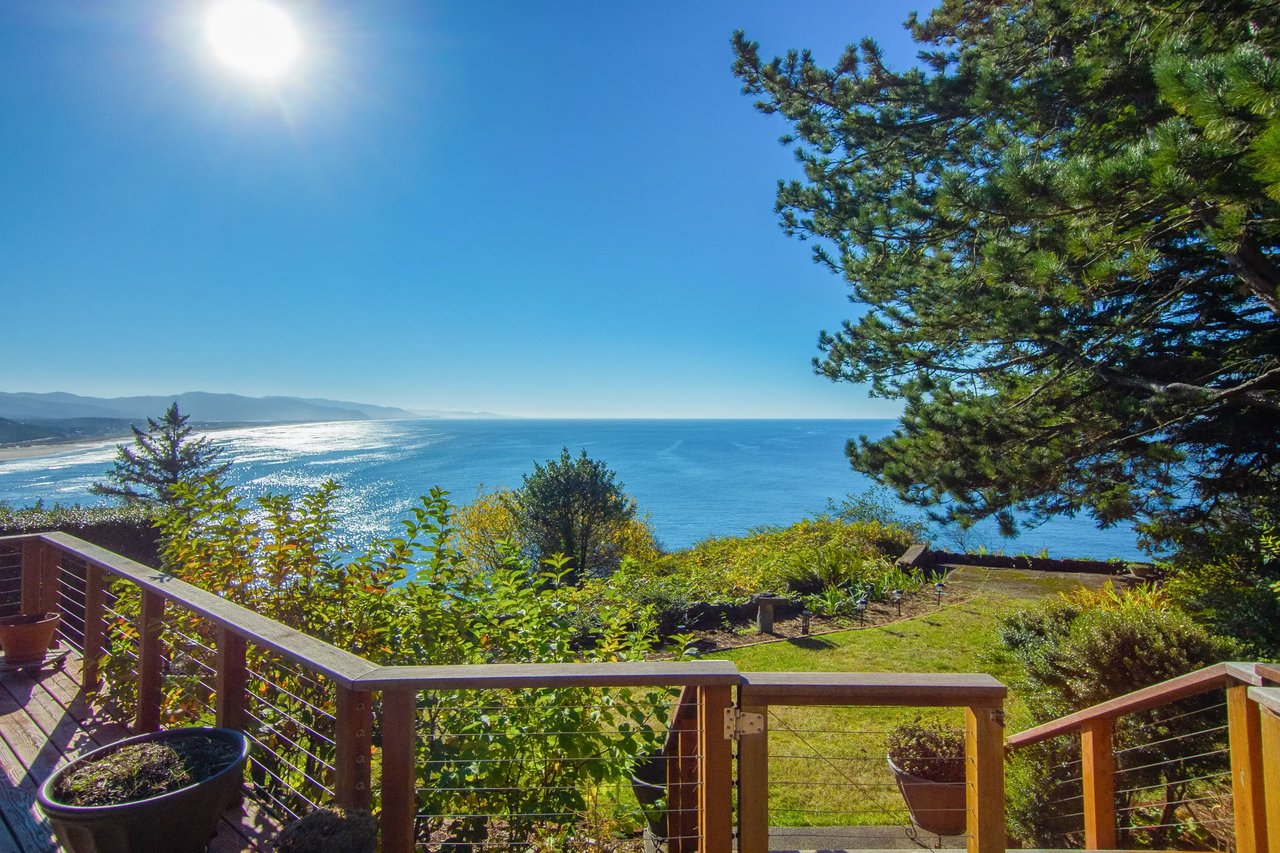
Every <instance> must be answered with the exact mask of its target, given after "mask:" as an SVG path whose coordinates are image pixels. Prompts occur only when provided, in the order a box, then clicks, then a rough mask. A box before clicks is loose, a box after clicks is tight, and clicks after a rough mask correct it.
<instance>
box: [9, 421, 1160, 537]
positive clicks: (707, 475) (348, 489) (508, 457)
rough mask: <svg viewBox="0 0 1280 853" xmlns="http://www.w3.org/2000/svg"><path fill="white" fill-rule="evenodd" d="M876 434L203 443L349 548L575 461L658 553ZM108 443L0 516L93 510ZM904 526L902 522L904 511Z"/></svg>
mask: <svg viewBox="0 0 1280 853" xmlns="http://www.w3.org/2000/svg"><path fill="white" fill-rule="evenodd" d="M893 423H894V422H893V421H887V420H853V421H844V420H816V421H791V420H788V421H779V420H770V421H754V420H710V421H689V420H679V421H652V420H626V421H598V420H514V419H512V420H403V421H347V422H340V423H321V424H290V425H283V426H262V427H252V428H246V429H234V430H222V431H218V432H214V433H210V436H211V438H212V439H213V440H214V441H216V443H217V444H219V445H220V446H222V447H223V448H225V453H224V458H225V459H226V460H228V461H230V462H231V463H232V469H231V474H230V476H229V479H230V480H231V482H233V483H234V484H236V485H237V486H238V487H239V488H240V490H241V491H242V492H243V493H244V494H246V495H257V494H262V493H265V492H279V491H288V492H293V491H298V490H302V489H308V488H313V487H315V486H317V485H319V484H320V483H321V482H323V481H324V480H326V479H330V478H332V479H334V480H336V481H337V482H338V483H340V484H341V485H342V491H341V493H340V496H339V500H338V504H339V505H338V510H339V513H340V515H341V517H342V519H343V521H342V526H343V532H344V533H345V534H346V536H347V538H348V539H349V540H350V541H352V542H356V543H359V542H362V541H367V540H368V539H369V538H372V537H373V536H376V535H381V534H391V533H394V532H395V531H396V530H397V528H398V525H397V524H396V521H397V519H398V518H400V517H401V516H402V515H403V514H404V513H405V512H406V510H407V509H408V508H409V507H410V506H411V505H412V504H413V503H414V501H415V498H416V497H417V496H418V495H421V494H424V493H425V492H426V491H428V490H429V489H430V488H431V487H432V486H440V487H442V488H444V489H446V490H447V491H449V492H450V493H451V494H452V496H453V498H454V500H455V501H456V502H458V503H466V502H468V501H470V500H472V499H473V498H474V497H475V496H476V494H477V492H478V490H479V489H481V488H485V489H492V488H495V487H499V486H508V487H518V486H519V485H520V482H521V477H522V475H524V474H526V473H528V472H529V471H530V470H532V468H533V465H534V463H535V462H545V461H546V460H547V459H550V458H552V457H555V456H558V455H559V453H560V448H561V447H568V448H569V450H570V451H571V452H572V453H573V454H574V455H576V454H577V453H578V451H579V449H585V450H586V451H587V453H588V455H590V456H591V457H592V458H594V459H602V460H604V461H605V462H606V463H607V464H608V466H609V467H610V468H611V469H613V470H614V471H615V472H616V473H617V479H618V480H619V481H620V482H621V483H622V484H623V485H624V486H625V488H626V491H627V492H628V493H630V494H631V495H632V496H634V497H635V498H636V500H637V502H638V503H639V506H640V511H641V512H642V513H647V514H648V515H649V516H650V518H651V519H652V522H653V526H654V529H655V531H656V532H657V535H658V538H659V540H660V541H661V542H662V543H663V545H664V546H666V547H667V548H669V549H677V548H685V547H688V546H690V545H692V544H694V543H695V542H698V541H699V540H702V539H705V538H707V537H710V536H732V535H737V534H741V533H745V532H747V531H748V530H751V529H752V528H756V527H760V526H764V525H786V524H790V523H792V522H794V521H797V520H799V519H801V518H804V517H806V516H810V515H813V514H815V513H819V512H822V511H823V510H824V509H825V508H826V506H827V501H828V500H829V499H833V500H837V501H838V500H840V499H842V498H843V497H845V496H846V495H849V494H858V493H861V492H863V491H865V490H866V489H868V488H870V487H871V485H872V484H871V482H870V481H869V480H868V479H867V478H865V477H863V476H862V475H860V474H856V473H854V472H853V471H852V470H851V469H850V468H849V465H848V462H847V460H846V459H845V457H844V443H845V441H846V439H849V438H853V437H856V436H858V435H863V434H865V435H867V436H869V437H871V438H877V437H879V436H882V435H885V434H887V433H888V432H889V431H890V430H891V429H892V428H893ZM117 443H118V440H113V441H104V442H100V443H98V444H95V445H92V446H82V447H75V448H64V449H62V450H57V451H54V452H51V453H49V454H47V455H42V456H39V457H28V458H25V459H14V460H8V461H4V460H0V501H2V502H6V503H8V504H9V505H11V506H29V505H31V504H33V503H35V502H36V501H37V500H41V499H43V500H44V501H45V502H46V503H64V504H65V503H83V504H96V503H100V502H102V501H101V499H99V498H95V497H93V496H92V495H90V494H89V493H88V488H89V486H90V484H92V483H93V482H94V481H95V480H99V479H102V477H103V475H104V474H105V472H106V471H107V470H108V469H109V468H110V466H111V461H112V458H113V457H114V454H115V445H116V444H117ZM904 511H905V512H906V513H908V514H913V515H914V514H916V513H914V512H912V511H910V510H904ZM934 542H935V545H936V546H938V547H946V548H949V549H954V550H959V549H960V548H959V547H958V546H963V547H964V549H965V550H970V551H976V550H978V549H979V548H986V549H987V550H988V551H999V550H1003V551H1005V552H1006V553H1020V552H1027V553H1039V552H1041V551H1044V550H1047V551H1048V553H1049V554H1050V555H1051V556H1055V557H1094V558H1100V559H1105V558H1108V557H1120V558H1127V559H1132V558H1137V557H1140V556H1142V554H1141V552H1140V551H1139V550H1138V548H1137V545H1136V536H1135V535H1134V533H1133V531H1132V530H1130V529H1128V528H1112V529H1109V530H1098V529H1097V528H1096V527H1095V526H1094V525H1093V524H1092V522H1090V521H1089V519H1087V518H1083V517H1081V518H1058V519H1054V520H1052V521H1050V522H1048V523H1046V524H1044V525H1041V526H1040V527H1038V528H1036V529H1034V530H1031V531H1027V532H1025V533H1022V534H1021V535H1019V537H1018V538H1017V539H1014V540H1009V539H1004V538H1002V537H1001V536H999V535H998V534H997V533H996V532H995V530H994V527H993V526H979V527H978V528H976V529H974V530H972V531H969V532H968V533H967V534H966V536H965V538H964V539H963V540H959V541H958V540H957V539H956V537H955V535H954V534H949V533H947V532H945V531H939V532H937V533H935V535H934Z"/></svg>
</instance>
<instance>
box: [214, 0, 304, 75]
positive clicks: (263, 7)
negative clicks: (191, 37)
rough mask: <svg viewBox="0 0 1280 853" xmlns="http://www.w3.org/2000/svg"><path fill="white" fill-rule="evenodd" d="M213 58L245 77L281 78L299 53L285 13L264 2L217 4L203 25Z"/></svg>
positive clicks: (227, 0) (295, 32) (237, 0)
mask: <svg viewBox="0 0 1280 853" xmlns="http://www.w3.org/2000/svg"><path fill="white" fill-rule="evenodd" d="M204 25H205V26H204V29H205V35H206V36H207V37H208V39H209V44H210V46H211V47H212V48H213V53H214V55H215V56H216V57H217V58H218V59H219V60H220V61H222V62H223V63H224V64H225V65H227V66H228V67H229V68H231V69H233V70H235V71H238V72H239V73H241V74H244V75H245V76H248V77H253V78H255V79H258V80H264V81H271V80H277V79H279V78H280V77H282V76H283V75H284V74H285V72H287V71H288V70H289V69H290V68H292V67H293V65H294V63H295V62H296V61H297V59H298V56H299V54H301V53H302V41H301V40H300V39H299V38H298V30H297V29H296V28H295V27H294V25H293V20H292V19H291V18H290V17H289V15H288V13H287V12H285V11H284V10H283V9H281V8H280V7H279V6H277V5H275V4H274V3H270V2H267V0H218V2H216V3H215V4H214V5H213V6H212V7H210V9H209V12H208V14H207V15H206V16H205V22H204Z"/></svg>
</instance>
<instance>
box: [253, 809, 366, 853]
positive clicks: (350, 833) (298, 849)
mask: <svg viewBox="0 0 1280 853" xmlns="http://www.w3.org/2000/svg"><path fill="white" fill-rule="evenodd" d="M377 846H378V822H377V821H376V820H375V819H374V817H373V815H371V814H369V813H368V812H367V811H365V810H364V809H350V810H346V809H341V808H338V807H336V806H330V807H327V808H318V809H316V810H315V811H313V812H310V813H309V814H305V815H303V816H302V817H300V818H298V819H297V820H295V821H294V822H293V823H290V824H289V825H288V826H286V827H285V828H284V829H282V830H281V831H280V835H279V836H277V837H276V840H275V846H274V847H273V848H272V849H273V850H275V851H276V853H374V850H376V849H377Z"/></svg>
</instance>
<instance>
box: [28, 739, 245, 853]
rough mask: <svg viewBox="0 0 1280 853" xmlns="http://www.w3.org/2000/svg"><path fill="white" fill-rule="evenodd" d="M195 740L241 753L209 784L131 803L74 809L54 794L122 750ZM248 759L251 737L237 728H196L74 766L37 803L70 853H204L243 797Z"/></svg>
mask: <svg viewBox="0 0 1280 853" xmlns="http://www.w3.org/2000/svg"><path fill="white" fill-rule="evenodd" d="M196 735H200V736H204V737H209V738H213V739H216V740H222V741H225V742H227V743H229V744H232V745H233V746H234V747H235V748H236V750H237V751H238V754H237V756H236V758H235V759H234V760H233V761H232V762H231V763H230V764H229V765H227V767H225V768H223V769H222V770H221V771H219V772H217V773H215V774H214V775H212V776H210V777H209V778H207V779H204V780H202V781H200V782H196V783H195V784H193V785H188V786H187V787H185V788H179V789H177V790H176V791H170V792H169V793H167V794H160V795H159V796H155V797H149V798H148V799H145V800H135V801H133V802H131V803H119V804H116V805H105V806H73V805H69V804H67V803H64V802H61V801H59V800H58V797H57V795H56V794H55V793H54V791H55V790H56V789H57V787H58V783H59V781H60V780H61V779H62V778H63V777H64V776H66V775H67V774H68V773H71V772H73V771H75V770H76V769H77V768H78V767H80V766H81V765H83V764H85V763H88V762H92V761H94V760H95V759H97V758H100V757H103V756H105V755H107V754H109V753H111V752H114V751H116V750H118V749H120V748H121V747H125V746H129V745H131V744H137V743H145V742H148V741H165V740H172V739H175V738H182V737H192V736H196ZM248 758H249V741H248V738H246V737H245V736H244V734H243V733H241V732H238V731H235V730H234V729H215V728H202V727H192V728H182V729H169V730H166V731H160V732H152V733H150V734H144V735H137V736H136V737H131V738H125V739H124V740H122V741H117V742H116V743H113V744H110V745H109V746H104V747H102V748H101V749H95V750H94V751H93V752H90V753H87V754H85V755H82V756H80V757H79V758H77V759H76V760H75V761H72V762H71V763H70V764H68V765H67V766H66V767H64V768H62V769H61V770H59V771H58V772H57V773H54V774H53V775H52V776H50V777H49V778H48V779H47V780H46V781H45V783H44V785H42V786H41V787H40V790H39V791H37V792H36V801H37V802H38V803H39V804H40V811H42V812H44V814H45V815H46V816H47V817H48V818H49V823H51V824H52V825H53V831H54V833H55V834H56V835H57V837H58V842H59V843H60V844H61V845H62V846H63V847H64V848H65V849H66V850H68V851H71V853H122V851H160V850H163V851H165V853H203V851H204V850H205V849H206V848H207V847H208V845H209V839H211V838H212V837H213V835H214V831H215V829H216V828H217V823H218V817H219V816H220V815H221V814H222V813H223V812H224V811H226V810H227V809H228V808H229V807H230V806H231V805H232V804H233V803H234V802H235V799H236V797H237V796H238V795H239V793H240V787H241V785H242V784H243V781H244V765H245V762H246V761H247V760H248Z"/></svg>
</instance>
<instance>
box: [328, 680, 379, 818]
mask: <svg viewBox="0 0 1280 853" xmlns="http://www.w3.org/2000/svg"><path fill="white" fill-rule="evenodd" d="M372 754H373V694H372V693H366V692H364V691H362V690H348V689H347V688H345V687H339V688H338V724H337V755H336V756H335V758H334V776H335V777H336V778H335V779H334V788H333V794H334V799H336V800H337V802H338V805H340V806H342V807H343V808H348V809H367V808H369V805H370V803H371V802H372V792H371V791H370V784H371V780H372V777H371V771H370V768H369V760H370V756H371V755H372Z"/></svg>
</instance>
